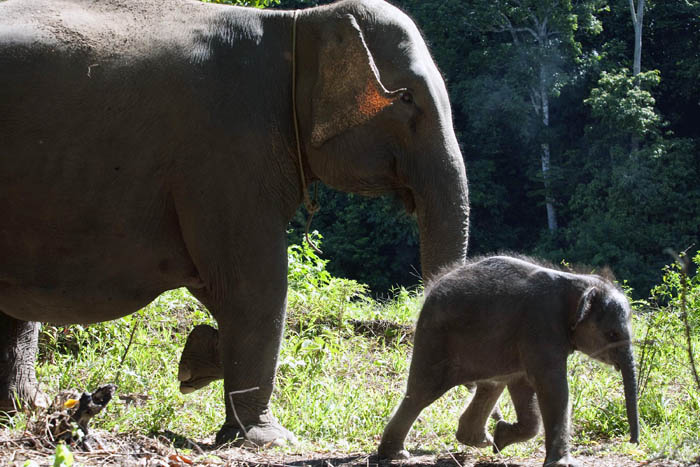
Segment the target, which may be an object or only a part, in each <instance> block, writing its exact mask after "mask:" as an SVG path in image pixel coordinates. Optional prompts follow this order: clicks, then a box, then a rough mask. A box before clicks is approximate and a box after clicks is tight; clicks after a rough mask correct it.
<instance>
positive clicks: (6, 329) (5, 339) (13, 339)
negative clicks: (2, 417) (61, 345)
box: [0, 313, 48, 413]
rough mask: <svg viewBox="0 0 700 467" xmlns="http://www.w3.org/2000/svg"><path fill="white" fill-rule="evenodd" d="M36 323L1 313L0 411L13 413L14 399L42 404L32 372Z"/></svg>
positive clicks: (44, 397) (34, 374) (42, 397)
mask: <svg viewBox="0 0 700 467" xmlns="http://www.w3.org/2000/svg"><path fill="white" fill-rule="evenodd" d="M38 340H39V323H35V322H28V321H20V320H18V319H15V318H11V317H10V316H7V315H5V314H3V313H0V412H6V413H13V412H15V411H16V410H17V406H16V401H20V402H22V403H27V404H29V405H33V406H40V407H45V406H46V405H47V402H48V401H47V399H46V396H45V395H44V394H43V393H42V392H41V391H39V385H38V383H37V381H36V373H35V372H34V362H35V360H36V352H37V342H38Z"/></svg>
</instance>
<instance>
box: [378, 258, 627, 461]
mask: <svg viewBox="0 0 700 467" xmlns="http://www.w3.org/2000/svg"><path fill="white" fill-rule="evenodd" d="M630 317H631V311H630V307H629V304H628V302H627V299H626V297H625V296H624V294H623V293H622V292H620V291H619V290H618V289H617V288H616V287H615V286H614V285H613V284H612V283H611V282H610V281H609V280H607V279H603V278H602V277H599V276H596V275H583V274H572V273H568V272H563V271H558V270H555V269H551V268H549V267H545V266H541V265H539V264H536V263H534V262H532V261H531V260H529V259H520V258H514V257H507V256H495V257H490V258H482V259H477V260H475V261H474V262H472V263H470V264H467V265H463V266H461V267H457V268H456V269H453V270H452V271H450V272H448V273H447V274H445V275H444V276H442V277H441V278H440V279H439V280H437V281H436V282H435V283H434V284H433V285H432V286H431V287H430V289H429V291H428V292H427V295H426V299H425V304H424V305H423V309H422V311H421V314H420V317H419V318H418V323H417V326H416V334H415V345H414V350H413V360H412V361H411V368H410V374H409V377H408V384H407V389H406V395H405V397H404V399H403V401H402V402H401V405H400V406H399V408H398V409H397V411H396V413H395V414H394V416H393V418H392V419H391V421H390V422H389V424H388V425H387V427H386V429H385V430H384V434H383V436H382V441H381V444H380V446H379V455H380V457H388V458H407V457H408V452H407V451H405V450H404V447H403V443H404V439H405V438H406V435H407V433H408V431H409V430H410V428H411V425H412V424H413V422H414V421H415V419H416V418H417V417H418V415H419V413H420V412H421V410H423V408H425V407H427V406H428V405H429V404H431V403H432V402H433V401H435V400H436V399H437V398H438V397H440V396H441V395H442V394H443V393H445V391H447V390H448V389H450V388H452V387H454V386H456V385H459V384H467V385H471V384H474V383H476V386H477V389H476V393H475V395H474V397H473V399H472V401H471V403H470V404H469V406H468V407H467V409H466V410H465V411H464V413H463V414H462V416H461V417H460V419H459V427H458V430H457V439H458V440H459V441H460V442H462V443H464V444H466V445H470V446H477V447H484V446H489V445H493V446H494V449H495V450H496V451H498V450H501V449H503V448H504V447H505V446H508V445H509V444H511V443H514V442H517V441H524V440H527V439H530V438H532V437H534V436H535V435H536V434H537V433H538V431H539V427H540V419H541V420H542V423H543V424H544V430H545V447H546V458H545V462H544V465H545V466H576V465H579V464H578V462H576V461H575V460H574V459H573V458H572V457H571V456H570V454H569V388H568V383H567V379H566V361H567V358H568V356H569V355H570V354H571V353H572V352H573V351H574V350H579V351H581V352H584V353H586V354H587V355H589V356H591V357H593V358H595V359H597V360H600V361H602V362H605V363H608V364H611V365H614V366H615V367H616V368H618V369H619V370H620V371H621V372H622V379H623V384H624V389H625V400H626V406H627V418H628V421H629V425H630V433H631V439H632V441H633V442H637V439H638V434H639V428H638V420H637V387H636V377H635V366H634V357H633V354H632V345H631V341H630V340H631V336H632V334H631V329H630ZM506 386H507V387H508V391H509V392H510V396H511V399H512V401H513V405H514V407H515V412H516V414H517V418H518V420H517V422H516V423H513V424H511V423H508V422H506V421H504V420H500V421H498V422H497V424H496V428H495V432H494V435H493V438H492V437H491V435H489V434H488V433H487V432H486V428H485V426H486V421H487V418H488V416H489V414H491V413H492V410H493V407H494V405H495V404H496V402H497V401H498V398H499V397H500V395H501V393H502V392H503V389H504V388H505V387H506ZM538 408H539V410H538Z"/></svg>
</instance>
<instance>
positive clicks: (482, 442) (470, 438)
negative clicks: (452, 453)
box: [456, 425, 493, 448]
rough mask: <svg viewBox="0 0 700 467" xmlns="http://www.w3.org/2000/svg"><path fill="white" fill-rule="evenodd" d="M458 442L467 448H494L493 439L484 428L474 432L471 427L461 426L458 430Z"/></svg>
mask: <svg viewBox="0 0 700 467" xmlns="http://www.w3.org/2000/svg"><path fill="white" fill-rule="evenodd" d="M456 437H457V441H459V442H460V443H462V444H464V445H465V446H474V447H475V448H486V447H489V446H493V438H492V437H491V435H490V434H488V433H487V432H486V430H484V429H483V428H482V429H480V430H473V429H471V427H464V426H461V425H460V426H459V428H458V429H457V435H456Z"/></svg>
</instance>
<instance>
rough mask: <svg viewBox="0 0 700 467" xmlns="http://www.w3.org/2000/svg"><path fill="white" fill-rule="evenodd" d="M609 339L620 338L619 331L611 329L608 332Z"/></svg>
mask: <svg viewBox="0 0 700 467" xmlns="http://www.w3.org/2000/svg"><path fill="white" fill-rule="evenodd" d="M607 336H608V340H611V341H616V340H618V339H619V337H620V335H619V334H618V333H617V331H610V332H609V333H608V334H607Z"/></svg>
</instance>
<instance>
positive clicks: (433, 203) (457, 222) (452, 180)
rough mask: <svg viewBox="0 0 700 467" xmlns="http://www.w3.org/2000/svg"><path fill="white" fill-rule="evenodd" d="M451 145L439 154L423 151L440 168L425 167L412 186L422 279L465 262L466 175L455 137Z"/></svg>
mask: <svg viewBox="0 0 700 467" xmlns="http://www.w3.org/2000/svg"><path fill="white" fill-rule="evenodd" d="M453 147H454V148H455V149H453V150H452V151H446V152H445V153H443V154H441V155H440V156H438V157H430V156H429V155H426V156H427V157H426V158H427V159H428V160H431V161H432V162H433V163H434V164H435V165H438V166H439V167H440V168H439V170H438V171H436V170H435V169H434V167H433V168H432V169H431V170H429V171H425V172H424V173H423V176H422V177H421V180H420V184H419V185H418V187H417V188H416V189H415V190H414V194H415V198H416V199H415V201H416V214H417V216H418V228H419V231H420V255H421V269H422V272H423V280H424V281H425V282H428V281H430V280H431V279H432V278H434V277H435V276H436V275H437V274H438V273H439V272H440V270H441V269H442V268H444V267H446V266H449V265H452V264H455V263H461V262H464V260H465V258H466V255H467V238H468V233H469V197H468V190H467V177H466V171H465V169H464V161H463V160H462V154H461V152H460V151H459V149H457V143H456V141H455V142H454V145H453Z"/></svg>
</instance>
